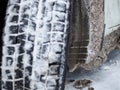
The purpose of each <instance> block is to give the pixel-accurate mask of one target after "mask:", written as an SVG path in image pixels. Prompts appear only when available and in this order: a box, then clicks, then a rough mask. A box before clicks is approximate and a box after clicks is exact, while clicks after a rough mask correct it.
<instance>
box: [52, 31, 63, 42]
mask: <svg viewBox="0 0 120 90" xmlns="http://www.w3.org/2000/svg"><path fill="white" fill-rule="evenodd" d="M63 38H64V35H63V34H59V33H53V34H52V42H63Z"/></svg>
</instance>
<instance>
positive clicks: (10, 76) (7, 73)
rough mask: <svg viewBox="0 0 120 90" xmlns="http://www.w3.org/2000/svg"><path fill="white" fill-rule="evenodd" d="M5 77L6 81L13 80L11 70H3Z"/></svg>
mask: <svg viewBox="0 0 120 90" xmlns="http://www.w3.org/2000/svg"><path fill="white" fill-rule="evenodd" d="M5 76H6V79H8V80H12V79H13V73H12V71H11V70H5Z"/></svg>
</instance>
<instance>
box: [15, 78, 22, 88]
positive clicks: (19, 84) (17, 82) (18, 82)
mask: <svg viewBox="0 0 120 90" xmlns="http://www.w3.org/2000/svg"><path fill="white" fill-rule="evenodd" d="M15 90H24V89H23V80H19V81H15Z"/></svg>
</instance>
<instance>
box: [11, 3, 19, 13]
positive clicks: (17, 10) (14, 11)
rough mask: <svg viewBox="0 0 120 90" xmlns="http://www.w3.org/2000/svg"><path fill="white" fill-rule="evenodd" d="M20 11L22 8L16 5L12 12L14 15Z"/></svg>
mask: <svg viewBox="0 0 120 90" xmlns="http://www.w3.org/2000/svg"><path fill="white" fill-rule="evenodd" d="M19 9H20V6H19V5H18V4H15V5H14V6H13V8H12V10H11V11H12V12H13V13H19Z"/></svg>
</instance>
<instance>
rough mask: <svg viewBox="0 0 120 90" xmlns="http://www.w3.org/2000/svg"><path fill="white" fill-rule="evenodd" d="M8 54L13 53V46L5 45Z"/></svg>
mask: <svg viewBox="0 0 120 90" xmlns="http://www.w3.org/2000/svg"><path fill="white" fill-rule="evenodd" d="M7 53H8V55H13V54H14V53H15V47H7Z"/></svg>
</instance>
